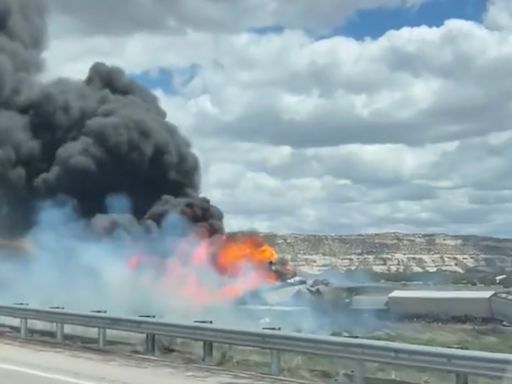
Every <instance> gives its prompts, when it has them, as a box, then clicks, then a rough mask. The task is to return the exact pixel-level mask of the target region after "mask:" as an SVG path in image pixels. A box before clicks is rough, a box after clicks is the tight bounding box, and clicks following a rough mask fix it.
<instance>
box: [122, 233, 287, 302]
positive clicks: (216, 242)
mask: <svg viewBox="0 0 512 384" xmlns="http://www.w3.org/2000/svg"><path fill="white" fill-rule="evenodd" d="M155 260H158V259H156V258H148V257H147V256H145V255H144V256H141V255H140V254H137V256H133V257H132V258H131V259H130V260H129V261H128V266H129V267H130V268H132V269H139V268H140V267H142V266H146V267H150V269H151V270H153V271H155V272H157V279H156V283H155V286H156V288H157V289H158V290H159V291H160V293H161V294H162V295H165V296H169V297H171V300H173V302H176V301H177V300H178V301H179V300H181V301H184V302H185V303H186V304H187V305H190V306H204V305H209V304H216V303H222V302H226V301H230V300H234V299H237V298H239V297H241V296H243V295H244V294H246V293H248V292H250V291H252V290H255V289H257V288H260V287H262V286H264V285H265V284H269V283H273V282H276V281H277V280H278V274H276V273H275V272H274V271H273V270H272V268H271V265H273V263H275V262H276V261H277V260H278V257H277V253H276V251H275V250H274V249H273V248H272V247H271V246H270V245H268V244H267V243H266V242H265V241H264V239H263V238H261V237H259V236H253V235H251V236H249V235H244V236H236V237H233V236H216V237H213V238H202V239H201V238H197V237H196V236H190V237H189V238H186V239H183V240H181V241H180V242H179V243H178V244H177V245H176V246H175V247H173V248H172V249H171V250H170V254H169V255H168V257H167V258H166V259H162V260H160V262H159V263H158V262H157V263H155V262H154V261H155ZM145 280H146V281H149V280H151V279H145ZM153 281H154V280H153Z"/></svg>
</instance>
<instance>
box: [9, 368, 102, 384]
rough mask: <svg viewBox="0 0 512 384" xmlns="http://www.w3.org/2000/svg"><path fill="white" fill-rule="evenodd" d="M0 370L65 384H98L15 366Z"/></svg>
mask: <svg viewBox="0 0 512 384" xmlns="http://www.w3.org/2000/svg"><path fill="white" fill-rule="evenodd" d="M1 369H4V370H8V371H16V372H22V373H27V374H29V375H33V376H39V377H44V378H45V379H52V380H58V381H63V382H65V383H71V384H99V383H97V382H93V381H86V380H80V379H74V378H72V377H66V376H61V375H55V374H53V373H46V372H41V371H37V370H34V369H29V368H23V367H18V366H16V365H8V364H0V370H1Z"/></svg>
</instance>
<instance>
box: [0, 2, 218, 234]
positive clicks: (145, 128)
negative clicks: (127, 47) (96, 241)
mask: <svg viewBox="0 0 512 384" xmlns="http://www.w3.org/2000/svg"><path fill="white" fill-rule="evenodd" d="M45 15H46V14H45V8H44V6H43V2H42V0H0V202H1V203H2V205H1V206H0V236H7V235H19V234H21V233H23V232H24V231H26V230H27V229H29V228H30V227H31V225H32V224H33V217H34V212H35V210H36V208H37V203H38V202H39V201H41V200H43V199H49V198H55V197H59V196H65V197H67V198H68V199H69V198H70V199H72V200H73V201H74V203H75V205H76V208H77V210H78V211H79V213H80V214H81V215H82V216H83V217H87V218H92V217H94V216H95V215H97V214H102V213H105V212H106V206H105V200H106V198H108V197H109V196H110V195H112V194H121V193H122V194H125V195H126V196H128V197H129V199H130V201H131V204H132V213H133V216H134V217H135V219H136V220H134V219H133V218H126V217H124V218H123V219H120V217H121V216H115V217H114V216H112V217H110V218H108V217H107V221H108V222H110V223H111V224H112V223H116V222H119V221H122V222H124V223H125V225H128V226H133V225H135V224H134V223H135V222H136V221H139V220H141V219H145V220H152V221H155V222H156V223H159V222H160V221H161V220H162V217H163V216H164V215H165V214H166V213H168V212H169V211H177V212H181V213H183V214H184V215H185V216H186V217H187V218H189V219H190V220H191V221H192V222H193V223H195V224H199V225H200V226H202V227H204V228H205V229H206V231H207V232H208V233H209V234H214V233H218V232H222V231H223V225H222V213H221V211H220V210H219V209H218V208H216V207H214V206H212V205H211V204H210V202H209V201H208V200H207V199H204V198H200V197H199V195H198V193H199V185H200V169H199V162H198V159H197V157H196V156H195V155H194V153H193V152H192V151H191V146H190V143H189V142H188V140H187V139H186V138H185V137H183V136H182V135H181V133H180V132H179V131H178V129H177V127H176V126H174V125H172V124H170V123H169V122H167V121H166V115H165V112H164V111H163V110H162V108H161V107H160V106H159V104H158V100H157V99H156V97H155V96H154V95H153V94H152V93H151V92H149V91H148V90H147V89H145V88H144V87H142V86H141V85H139V84H138V83H136V82H134V81H132V80H130V79H128V78H127V77H126V75H125V74H124V72H123V71H122V70H121V69H119V68H115V67H111V66H108V65H106V64H103V63H96V64H94V65H93V66H92V67H91V69H90V71H89V74H88V76H87V78H86V79H85V80H84V81H83V82H79V81H73V80H69V79H59V80H56V81H53V82H51V83H48V84H43V83H41V82H39V81H38V80H37V79H36V76H37V75H38V74H39V72H40V71H41V69H42V59H41V54H42V52H43V50H44V48H45V42H46V40H45V36H46V20H45ZM103 219H105V217H103ZM126 223H128V224H126ZM146 224H147V223H146ZM121 226H122V225H121Z"/></svg>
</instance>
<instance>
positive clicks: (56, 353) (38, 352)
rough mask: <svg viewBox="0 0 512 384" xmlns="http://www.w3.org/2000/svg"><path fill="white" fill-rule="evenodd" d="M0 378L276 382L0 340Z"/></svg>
mask: <svg viewBox="0 0 512 384" xmlns="http://www.w3.org/2000/svg"><path fill="white" fill-rule="evenodd" d="M0 382H2V383H4V382H5V383H16V384H103V383H105V384H139V383H140V384H148V383H151V384H164V383H165V384H198V383H201V384H256V383H258V384H259V383H261V384H271V383H272V384H277V383H284V382H288V383H290V381H285V380H280V379H273V378H270V377H266V376H262V375H256V374H254V375H253V374H238V373H233V372H226V371H223V370H220V369H216V368H210V367H203V366H199V365H186V366H185V365H179V364H173V363H169V362H166V361H163V360H159V359H154V358H146V357H134V356H119V355H115V354H109V353H102V352H93V351H87V350H80V349H78V348H77V349H71V348H65V347H61V346H59V345H51V346H47V345H44V344H40V343H34V342H23V341H17V340H13V339H3V338H2V339H0Z"/></svg>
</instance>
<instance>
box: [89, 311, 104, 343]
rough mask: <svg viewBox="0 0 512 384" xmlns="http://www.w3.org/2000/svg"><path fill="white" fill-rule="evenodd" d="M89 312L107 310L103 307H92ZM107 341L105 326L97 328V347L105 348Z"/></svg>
mask: <svg viewBox="0 0 512 384" xmlns="http://www.w3.org/2000/svg"><path fill="white" fill-rule="evenodd" d="M91 313H98V314H106V313H107V311H106V310H104V309H94V310H92V311H91ZM106 342H107V330H106V329H105V328H98V348H100V349H101V348H105V343H106Z"/></svg>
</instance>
